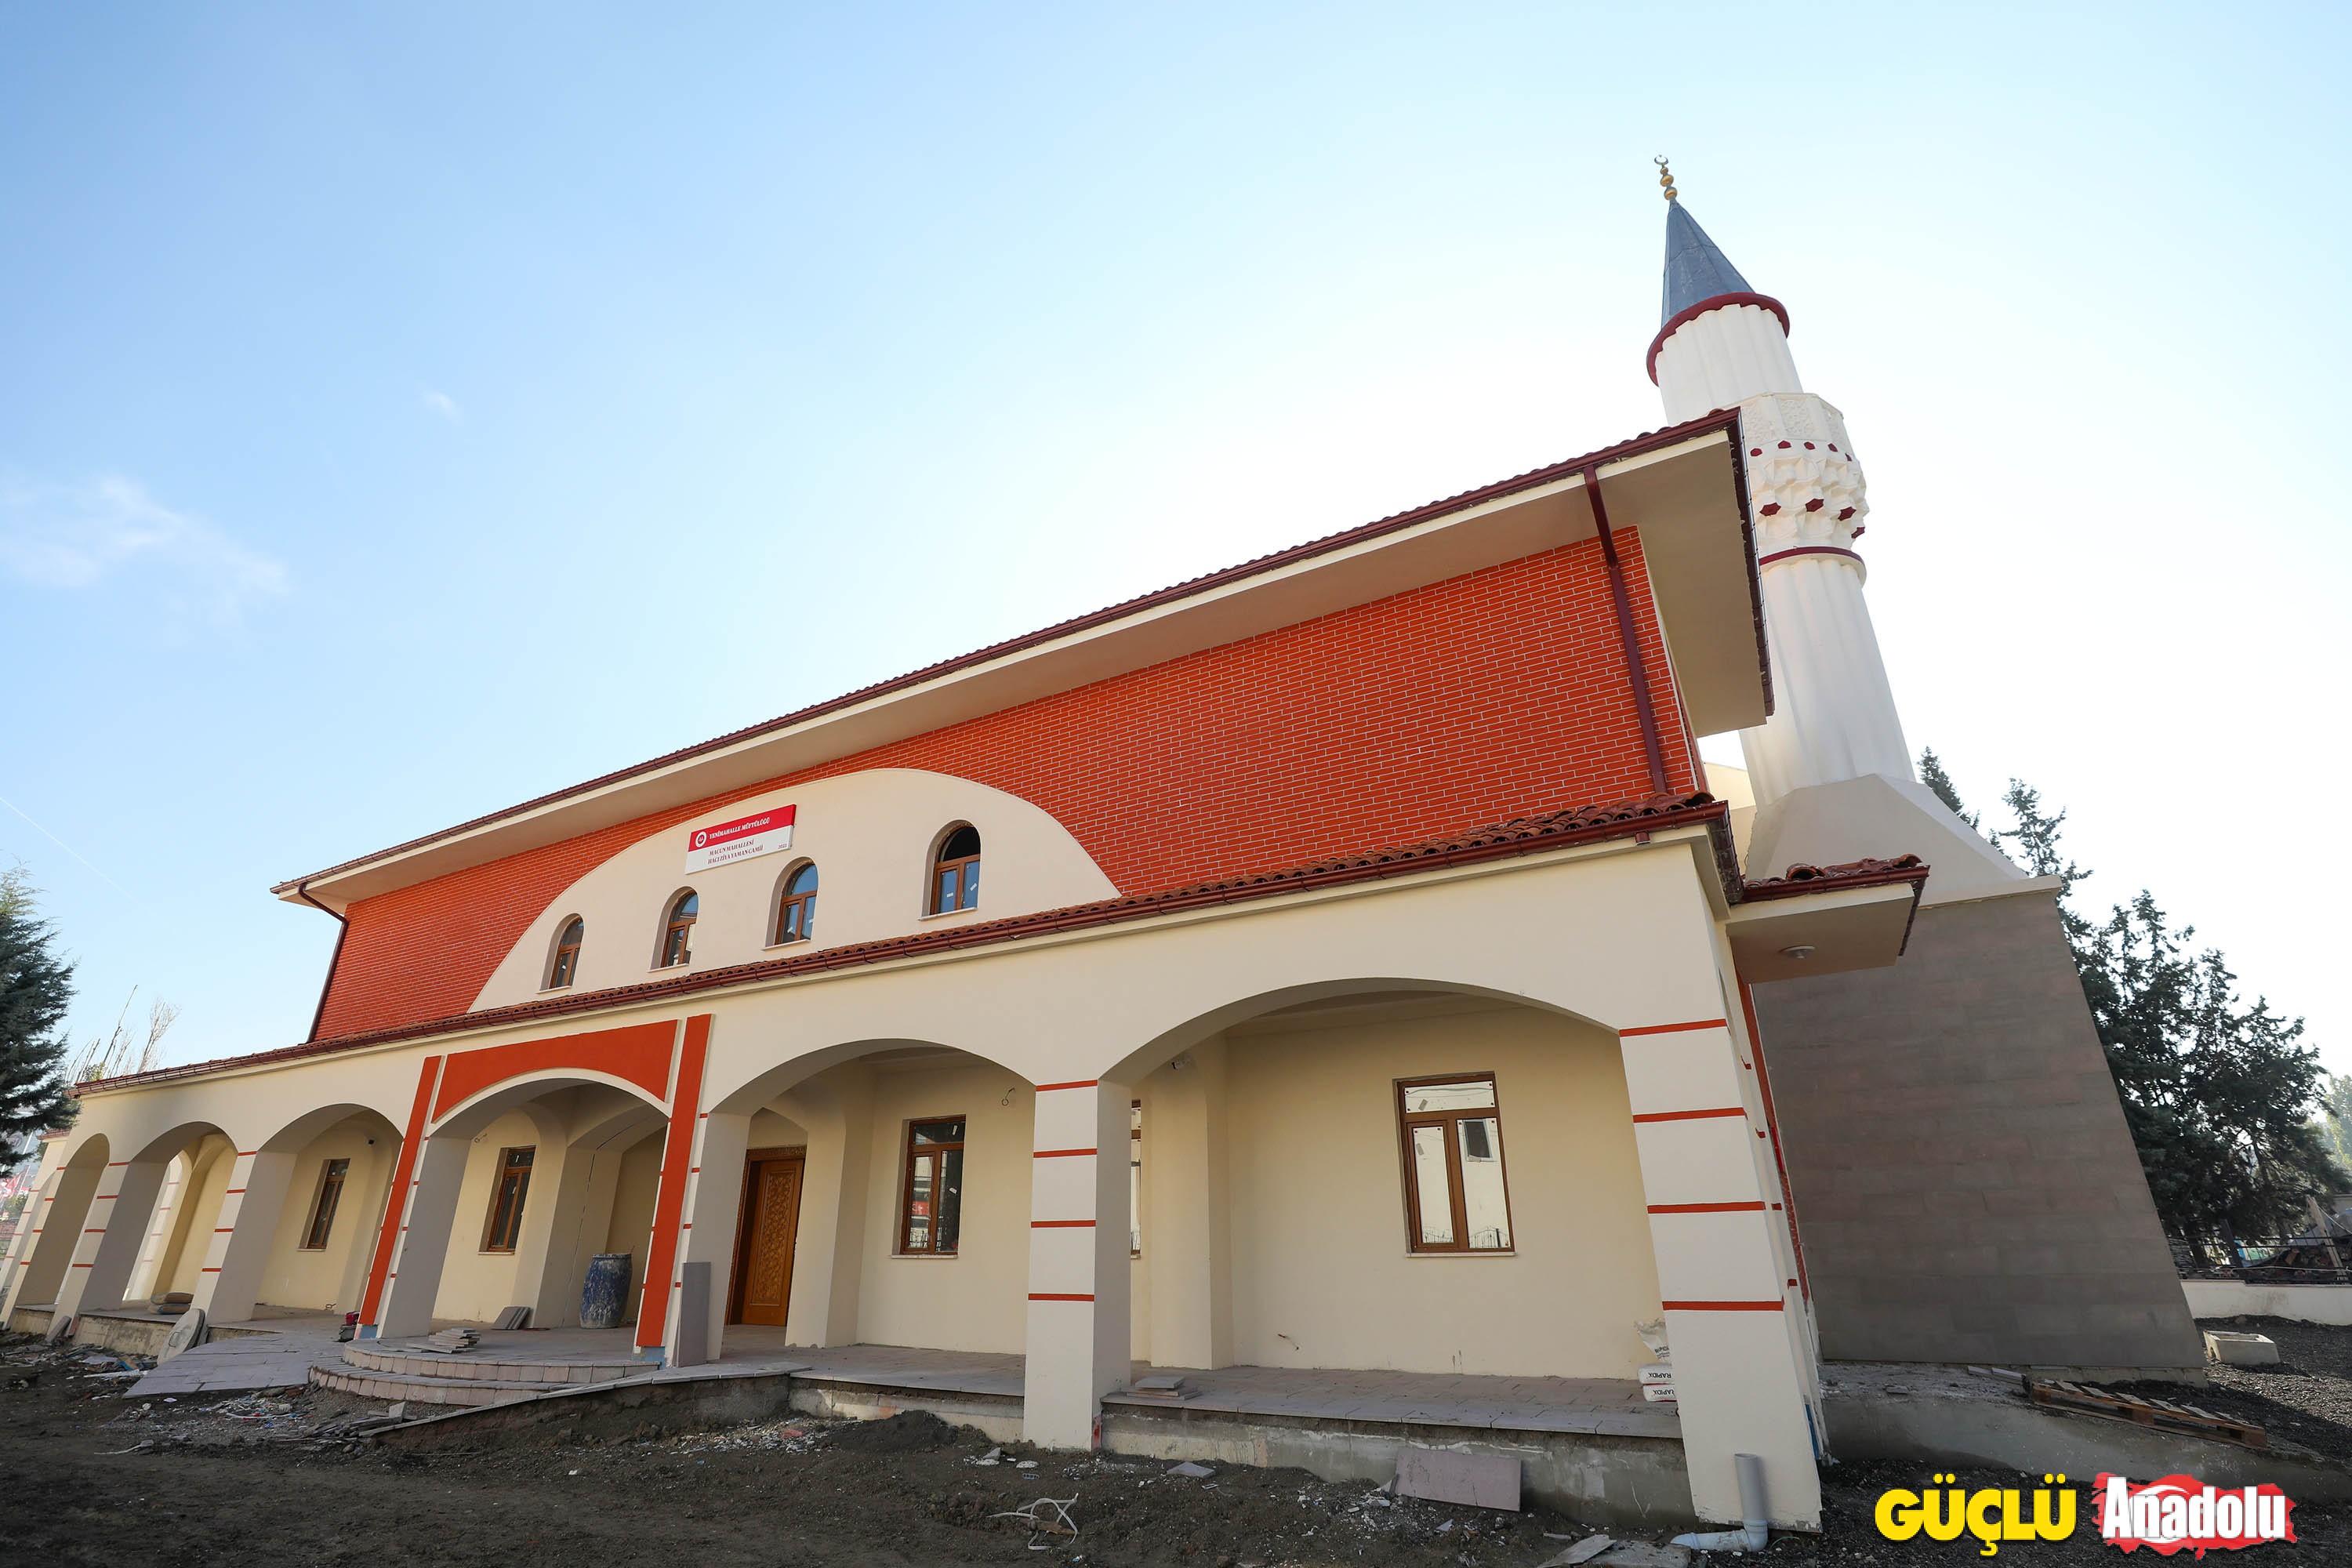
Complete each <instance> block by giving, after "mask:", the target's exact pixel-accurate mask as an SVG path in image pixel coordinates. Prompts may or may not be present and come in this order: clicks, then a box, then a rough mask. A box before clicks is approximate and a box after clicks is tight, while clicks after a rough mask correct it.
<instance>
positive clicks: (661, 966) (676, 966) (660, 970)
mask: <svg viewBox="0 0 2352 1568" xmlns="http://www.w3.org/2000/svg"><path fill="white" fill-rule="evenodd" d="M693 967H694V960H693V959H692V958H688V960H687V961H686V962H685V963H656V964H655V965H654V966H653V967H652V968H651V969H648V970H646V973H647V974H675V973H677V972H678V971H679V970H681V969H691V968H693ZM564 989H566V990H569V989H571V987H569V986H566V987H565V988H564Z"/></svg>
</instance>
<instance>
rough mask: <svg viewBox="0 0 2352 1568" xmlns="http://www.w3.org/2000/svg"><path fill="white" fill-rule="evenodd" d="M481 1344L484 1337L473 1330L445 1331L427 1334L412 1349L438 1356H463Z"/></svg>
mask: <svg viewBox="0 0 2352 1568" xmlns="http://www.w3.org/2000/svg"><path fill="white" fill-rule="evenodd" d="M481 1342H482V1336H481V1335H480V1334H478V1333H477V1332H475V1331H473V1330H472V1329H464V1328H459V1329H443V1330H441V1331H438V1332H436V1333H432V1334H427V1335H426V1336H425V1338H423V1339H421V1340H418V1341H417V1342H415V1345H413V1346H412V1347H410V1348H412V1349H415V1350H420V1351H432V1352H435V1353H436V1354H438V1355H463V1354H465V1353H466V1352H467V1351H469V1350H472V1349H473V1348H474V1347H475V1346H476V1345H478V1344H479V1343H481Z"/></svg>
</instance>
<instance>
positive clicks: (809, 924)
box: [768, 860, 823, 947]
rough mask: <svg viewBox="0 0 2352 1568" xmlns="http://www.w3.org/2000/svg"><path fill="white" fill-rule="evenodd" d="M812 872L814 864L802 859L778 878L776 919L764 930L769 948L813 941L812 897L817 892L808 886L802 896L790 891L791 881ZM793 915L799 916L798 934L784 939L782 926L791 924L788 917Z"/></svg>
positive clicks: (814, 899)
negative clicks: (802, 874) (788, 943)
mask: <svg viewBox="0 0 2352 1568" xmlns="http://www.w3.org/2000/svg"><path fill="white" fill-rule="evenodd" d="M814 870H816V862H815V861H814V860H803V861H801V862H800V863H799V864H798V865H795V866H793V867H792V868H790V869H788V870H786V871H785V872H784V874H783V876H782V878H781V879H778V881H777V883H776V919H775V923H774V924H773V925H772V926H771V927H770V928H769V930H768V937H769V942H768V945H769V946H771V947H782V946H783V945H784V944H785V943H787V942H814V941H815V940H816V895H817V892H818V889H816V888H814V887H812V888H810V889H808V890H807V891H806V892H804V893H795V892H793V890H792V887H793V879H794V878H795V877H798V876H799V875H800V874H801V873H802V872H803V871H811V872H814ZM819 880H823V879H822V878H819ZM795 912H797V913H798V914H799V916H800V931H799V934H797V935H794V936H786V935H785V934H784V928H785V926H786V925H788V924H789V923H791V921H792V918H793V914H794V913H795Z"/></svg>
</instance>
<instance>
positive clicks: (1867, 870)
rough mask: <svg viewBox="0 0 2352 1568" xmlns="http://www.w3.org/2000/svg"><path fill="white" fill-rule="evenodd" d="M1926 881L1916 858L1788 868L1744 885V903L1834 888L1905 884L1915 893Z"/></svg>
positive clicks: (1823, 891) (1920, 863)
mask: <svg viewBox="0 0 2352 1568" xmlns="http://www.w3.org/2000/svg"><path fill="white" fill-rule="evenodd" d="M1894 882H1908V883H1910V884H1911V885H1912V889H1913V891H1914V892H1915V893H1916V891H1917V890H1918V889H1919V888H1920V887H1921V886H1923V885H1925V883H1926V882H1927V866H1926V865H1925V864H1924V863H1922V862H1921V860H1920V858H1919V857H1917V856H1916V855H1898V856H1896V857H1895V858H1894V859H1892V860H1842V861H1840V862H1839V863H1838V864H1836V865H1834V866H1805V865H1797V866H1791V867H1790V868H1788V870H1786V871H1784V872H1782V873H1781V874H1780V876H1778V877H1766V878H1762V879H1759V880H1756V881H1751V882H1749V883H1748V884H1747V887H1746V890H1745V893H1744V896H1743V900H1742V901H1744V902H1750V903H1752V902H1754V901H1755V900H1759V899H1790V898H1795V897H1796V896H1798V895H1799V894H1801V893H1826V892H1828V891H1830V890H1831V889H1835V888H1877V887H1885V886H1886V885H1888V884H1890V883H1894Z"/></svg>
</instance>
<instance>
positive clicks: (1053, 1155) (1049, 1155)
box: [1034, 1149, 1094, 1160]
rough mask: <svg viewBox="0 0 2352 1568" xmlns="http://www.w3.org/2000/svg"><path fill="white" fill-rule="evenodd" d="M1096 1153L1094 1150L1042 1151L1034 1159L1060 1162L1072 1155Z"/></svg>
mask: <svg viewBox="0 0 2352 1568" xmlns="http://www.w3.org/2000/svg"><path fill="white" fill-rule="evenodd" d="M1093 1152H1094V1151H1093V1150H1092V1149H1040V1150H1038V1151H1037V1152H1036V1154H1035V1156H1034V1157H1035V1158H1037V1159H1040V1160H1060V1159H1066V1158H1067V1157H1068V1156H1070V1155H1072V1154H1091V1153H1093Z"/></svg>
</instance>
